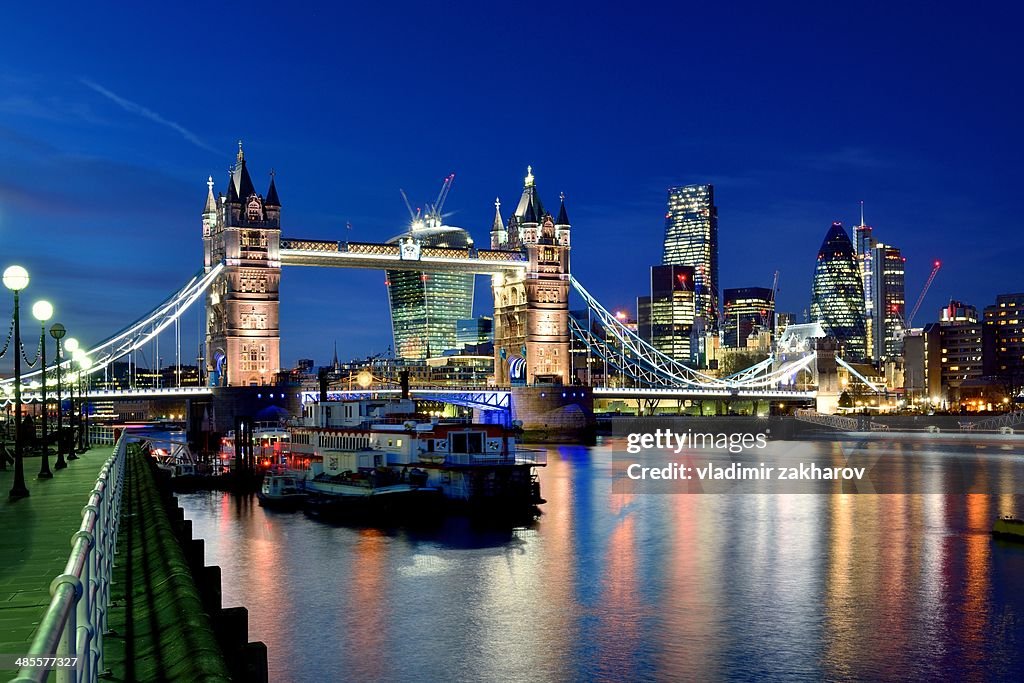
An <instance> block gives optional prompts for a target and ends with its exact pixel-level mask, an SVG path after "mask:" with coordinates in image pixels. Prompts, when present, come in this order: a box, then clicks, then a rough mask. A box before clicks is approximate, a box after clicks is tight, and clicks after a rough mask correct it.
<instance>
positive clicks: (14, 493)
mask: <svg viewBox="0 0 1024 683" xmlns="http://www.w3.org/2000/svg"><path fill="white" fill-rule="evenodd" d="M28 280H29V278H28V271H27V270H25V269H24V268H22V267H21V266H9V267H8V268H7V269H6V270H5V271H4V275H3V282H4V287H6V288H7V289H9V290H11V291H12V292H14V483H13V484H12V485H11V492H10V498H11V500H17V499H19V498H25V497H26V496H28V487H27V486H25V460H24V455H25V454H24V451H23V448H24V446H25V431H24V429H23V428H22V425H21V311H20V303H19V299H18V295H19V294H20V292H21V290H23V289H25V288H26V287H28Z"/></svg>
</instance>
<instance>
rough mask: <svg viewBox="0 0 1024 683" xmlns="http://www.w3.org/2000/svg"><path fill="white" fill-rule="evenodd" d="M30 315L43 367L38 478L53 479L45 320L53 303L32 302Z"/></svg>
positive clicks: (50, 313) (40, 364)
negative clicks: (37, 327)
mask: <svg viewBox="0 0 1024 683" xmlns="http://www.w3.org/2000/svg"><path fill="white" fill-rule="evenodd" d="M32 317H33V318H35V319H36V320H38V321H39V325H40V327H39V361H40V362H39V366H40V367H41V368H42V369H43V387H42V389H43V393H42V399H43V439H42V441H43V458H42V460H43V462H42V463H41V464H40V466H39V478H40V479H53V472H51V471H50V430H49V416H48V415H47V413H49V407H48V406H47V405H46V321H47V320H49V319H50V318H52V317H53V305H52V304H51V303H50V302H49V301H45V300H44V301H37V302H35V303H34V304H32Z"/></svg>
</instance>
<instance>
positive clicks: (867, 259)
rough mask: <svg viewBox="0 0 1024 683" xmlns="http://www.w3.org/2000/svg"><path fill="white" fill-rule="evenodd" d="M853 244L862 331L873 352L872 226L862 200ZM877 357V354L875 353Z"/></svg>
mask: <svg viewBox="0 0 1024 683" xmlns="http://www.w3.org/2000/svg"><path fill="white" fill-rule="evenodd" d="M853 231H854V236H855V237H854V246H855V247H856V248H855V253H856V254H857V264H858V265H859V266H860V277H861V282H862V283H863V285H864V316H865V317H864V322H865V326H864V331H865V336H866V338H867V348H868V351H869V352H872V353H873V352H874V348H875V341H874V339H875V330H874V327H875V325H874V310H875V272H874V265H873V262H874V254H875V252H874V248H875V238H874V235H873V233H874V228H872V227H871V226H870V225H867V224H865V223H864V202H861V203H860V225H858V226H856V227H855V228H854V229H853ZM876 358H877V355H876Z"/></svg>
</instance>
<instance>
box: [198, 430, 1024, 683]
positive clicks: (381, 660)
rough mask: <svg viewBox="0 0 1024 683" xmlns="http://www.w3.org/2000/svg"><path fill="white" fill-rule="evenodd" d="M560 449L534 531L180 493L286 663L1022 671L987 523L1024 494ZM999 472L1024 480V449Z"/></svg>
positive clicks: (1023, 506)
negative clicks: (689, 473)
mask: <svg viewBox="0 0 1024 683" xmlns="http://www.w3.org/2000/svg"><path fill="white" fill-rule="evenodd" d="M812 447H815V448H821V449H823V451H822V453H823V454H825V453H827V454H829V455H830V457H837V458H838V457H840V456H841V455H842V453H841V451H835V450H834V447H833V446H832V445H831V444H816V445H814V446H812ZM880 447H881V448H884V449H886V450H887V451H888V450H892V449H899V448H901V446H900V445H899V444H885V445H881V446H880ZM913 447H914V448H918V447H917V446H913ZM908 448H909V447H908ZM943 457H952V456H950V455H949V453H948V451H946V452H945V455H944V456H943ZM967 457H975V456H974V455H969V456H967ZM548 462H549V466H548V467H547V468H546V469H545V470H543V471H542V472H541V480H542V487H543V495H544V497H545V498H546V499H547V500H548V501H549V502H548V503H547V505H545V506H544V514H543V516H541V518H540V519H539V520H538V521H537V522H536V523H535V524H533V525H531V526H529V527H523V528H518V529H509V528H494V527H480V526H479V525H474V524H471V523H469V521H467V520H465V519H459V518H454V519H450V520H447V521H445V523H444V524H442V525H440V526H434V527H430V526H428V527H424V528H415V529H406V528H392V529H376V528H350V527H345V526H330V525H325V524H321V523H319V522H316V521H313V520H310V519H307V518H306V517H304V516H303V515H302V514H301V513H274V512H269V511H265V510H263V509H262V508H260V507H258V506H255V505H254V504H253V502H252V500H251V499H237V498H233V497H232V496H230V495H229V494H225V493H220V492H214V493H197V494H190V495H187V496H182V497H181V502H182V504H183V505H184V507H185V508H186V514H187V516H188V517H189V518H190V519H192V520H193V521H194V529H195V532H196V534H197V535H198V536H200V537H202V538H205V539H206V541H207V561H208V562H209V563H216V564H220V565H221V567H222V569H223V576H224V603H225V605H236V604H244V605H245V606H246V607H248V608H249V611H250V637H251V638H252V639H260V640H264V641H265V642H266V643H267V645H268V648H269V655H270V666H271V678H272V680H275V681H308V680H334V679H337V678H339V677H347V678H351V679H353V680H410V681H411V680H590V679H603V680H613V679H614V680H623V679H630V680H694V679H700V680H723V679H726V678H736V677H740V678H747V679H751V680H755V679H756V680H763V679H792V678H804V679H821V678H827V679H835V680H851V679H921V678H939V677H942V678H947V679H948V678H968V679H972V678H973V679H981V678H984V679H999V678H1002V679H1005V680H1010V679H1015V678H1016V674H1017V673H1019V671H1020V670H1021V668H1020V667H1021V665H1022V664H1024V648H1022V647H1021V643H1022V642H1024V592H1022V591H1021V590H1020V588H1019V586H1020V583H1019V582H1020V580H1021V578H1022V577H1024V547H1021V546H1015V545H1012V544H1006V543H993V541H992V539H991V537H990V535H989V529H990V524H991V520H992V518H993V517H994V516H995V515H997V514H999V513H1005V512H1010V511H1018V512H1020V511H1024V500H1022V499H1021V497H1020V496H1011V495H1004V496H999V497H994V496H987V495H980V494H971V495H961V496H956V495H938V494H935V495H931V494H929V495H853V494H837V495H798V494H790V495H771V494H764V495H762V494H751V495H696V494H695V495H641V494H624V493H614V492H613V491H612V487H611V478H610V467H611V457H610V451H609V449H608V448H607V447H598V448H592V449H587V448H579V447H561V448H557V449H555V448H552V449H549V453H548ZM906 476H915V477H926V478H933V479H935V480H936V481H950V480H953V479H955V478H956V477H958V476H961V475H960V474H958V473H957V472H954V473H952V474H950V472H949V471H948V470H946V469H944V468H943V467H941V466H937V467H934V468H929V469H927V470H925V471H921V470H920V469H917V470H915V473H914V474H909V473H908V474H907V475H906ZM983 476H992V477H998V478H999V479H1000V480H1005V481H1024V479H1022V477H1024V464H1022V462H1021V460H1020V459H1019V458H1018V459H1014V458H1004V459H1002V460H1000V461H999V462H998V467H997V468H996V469H994V470H993V471H992V472H991V473H990V474H988V475H983Z"/></svg>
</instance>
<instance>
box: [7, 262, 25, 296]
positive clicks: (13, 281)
mask: <svg viewBox="0 0 1024 683" xmlns="http://www.w3.org/2000/svg"><path fill="white" fill-rule="evenodd" d="M28 280H29V277H28V271H27V270H25V269H24V268H22V267H21V266H10V267H9V268H7V270H5V271H4V287H6V288H7V289H9V290H11V291H14V292H20V291H21V290H23V289H25V288H26V287H28Z"/></svg>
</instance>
